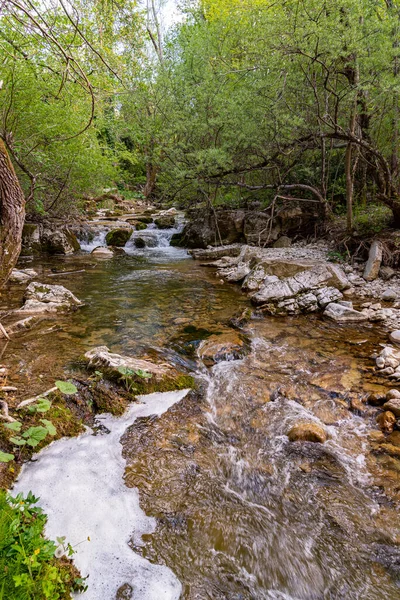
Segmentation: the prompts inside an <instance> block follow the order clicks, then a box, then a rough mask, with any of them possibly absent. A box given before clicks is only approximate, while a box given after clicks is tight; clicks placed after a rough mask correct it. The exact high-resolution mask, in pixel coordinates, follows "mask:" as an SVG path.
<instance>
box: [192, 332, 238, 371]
mask: <svg viewBox="0 0 400 600" xmlns="http://www.w3.org/2000/svg"><path fill="white" fill-rule="evenodd" d="M247 353H248V345H247V344H246V343H245V341H244V338H243V336H241V335H239V334H238V333H237V332H235V331H232V332H229V333H223V334H221V335H212V336H210V337H209V338H208V339H206V340H204V341H203V342H201V344H200V346H199V349H198V355H199V357H200V358H201V359H202V360H203V361H204V362H205V363H208V364H210V363H217V362H221V361H223V360H237V359H240V358H243V357H244V356H245V355H246V354H247Z"/></svg>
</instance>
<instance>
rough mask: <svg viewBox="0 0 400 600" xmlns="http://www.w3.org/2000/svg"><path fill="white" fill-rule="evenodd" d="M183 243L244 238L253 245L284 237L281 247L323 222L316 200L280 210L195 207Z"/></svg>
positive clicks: (203, 244)
mask: <svg viewBox="0 0 400 600" xmlns="http://www.w3.org/2000/svg"><path fill="white" fill-rule="evenodd" d="M187 218H188V223H187V225H186V226H185V228H184V230H183V232H182V235H181V238H180V242H179V243H180V245H182V246H185V247H186V248H207V246H209V245H211V246H218V245H221V244H233V243H236V242H242V243H246V244H249V245H255V246H265V245H272V244H274V243H275V242H277V241H278V240H281V242H280V244H279V242H278V245H279V247H287V245H289V244H290V236H293V235H299V234H301V235H307V234H308V233H314V232H315V227H316V226H318V224H319V223H320V214H319V213H318V209H316V205H315V204H314V203H310V204H308V203H302V206H300V205H294V206H292V207H290V208H286V209H281V210H279V211H276V212H275V214H274V215H272V218H271V214H270V211H269V210H266V211H260V210H246V211H245V210H242V209H237V210H215V211H210V210H207V209H205V208H194V209H192V210H189V211H188V212H187Z"/></svg>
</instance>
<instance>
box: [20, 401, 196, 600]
mask: <svg viewBox="0 0 400 600" xmlns="http://www.w3.org/2000/svg"><path fill="white" fill-rule="evenodd" d="M188 392H189V390H181V391H176V392H166V393H155V394H150V395H147V396H142V397H140V401H141V402H142V404H132V405H130V407H129V409H128V410H127V411H126V413H125V414H124V415H123V416H122V417H113V416H111V415H101V416H100V417H98V419H97V420H98V422H99V423H101V424H102V425H104V426H105V427H106V428H107V429H108V430H109V431H110V433H101V434H98V435H93V432H92V430H90V429H88V430H87V431H86V432H85V433H84V434H83V435H81V436H79V437H78V438H70V439H61V440H58V441H56V442H54V443H53V444H51V445H50V446H48V447H47V448H45V449H44V450H42V452H40V453H39V454H38V456H37V460H36V461H35V462H31V463H28V464H26V465H25V466H24V467H23V469H22V472H21V475H20V477H19V479H18V481H17V483H16V485H15V488H14V490H13V493H14V492H15V493H19V492H23V493H24V494H27V493H28V491H29V490H31V491H32V492H33V493H34V494H35V496H38V497H39V498H40V501H39V505H40V506H41V507H42V508H43V509H44V511H45V512H46V513H47V515H48V523H47V526H46V534H47V535H48V537H49V538H51V539H53V540H55V539H56V537H61V536H66V539H67V541H68V542H70V543H71V545H72V546H74V545H77V544H79V545H78V546H76V554H75V556H74V561H75V564H76V566H77V567H78V569H79V570H80V571H81V573H82V575H84V576H86V575H89V579H88V585H89V588H88V590H87V592H85V593H84V594H79V595H77V596H76V597H77V598H82V600H113V599H114V598H115V595H116V592H117V590H118V589H119V587H120V586H121V585H123V584H125V583H128V584H129V585H130V586H131V587H132V588H133V590H134V593H133V596H132V597H133V598H134V599H135V600H178V598H179V597H180V594H181V584H180V582H179V580H178V579H177V578H176V576H175V575H174V573H173V572H172V571H170V570H169V569H168V568H167V567H164V566H161V565H154V564H151V563H150V562H148V561H147V560H146V559H144V558H142V557H141V556H139V555H138V554H135V553H134V552H133V551H132V550H131V549H130V547H129V546H128V542H129V541H130V540H131V539H132V538H133V539H134V540H135V542H136V543H137V542H138V541H139V540H140V539H141V536H142V535H143V534H145V533H151V532H152V531H154V529H155V525H156V522H155V519H153V518H151V517H147V516H146V514H145V513H144V512H143V511H142V509H141V508H140V505H139V493H138V490H137V489H132V488H127V487H125V485H124V482H123V476H124V470H125V461H124V459H123V458H122V446H121V444H120V438H121V436H122V435H123V433H124V432H125V431H126V429H127V427H129V426H130V425H132V423H133V422H134V421H135V420H136V419H137V418H138V417H145V416H149V415H161V414H162V413H164V412H166V411H167V410H168V409H169V408H170V407H171V406H172V405H173V404H175V403H176V402H179V401H180V400H182V398H184V397H185V396H186V395H187V394H188ZM88 537H90V541H84V542H83V543H80V542H82V541H83V540H87V538H88Z"/></svg>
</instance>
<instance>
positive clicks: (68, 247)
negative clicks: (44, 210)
mask: <svg viewBox="0 0 400 600" xmlns="http://www.w3.org/2000/svg"><path fill="white" fill-rule="evenodd" d="M40 243H41V247H42V251H44V252H47V253H48V254H73V253H74V252H76V251H78V250H80V248H81V247H80V244H79V242H78V240H77V238H76V236H75V234H73V233H72V232H71V231H69V230H68V229H61V228H60V229H53V228H49V227H45V228H43V230H42V234H41V236H40Z"/></svg>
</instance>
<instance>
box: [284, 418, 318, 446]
mask: <svg viewBox="0 0 400 600" xmlns="http://www.w3.org/2000/svg"><path fill="white" fill-rule="evenodd" d="M287 435H288V438H289V441H291V442H318V443H320V444H323V443H324V442H326V440H327V438H328V436H327V433H326V431H325V429H324V428H323V427H322V426H321V425H318V424H317V423H313V422H310V423H306V422H303V423H296V425H294V426H293V427H292V428H291V429H290V431H289V432H288V434H287Z"/></svg>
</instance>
